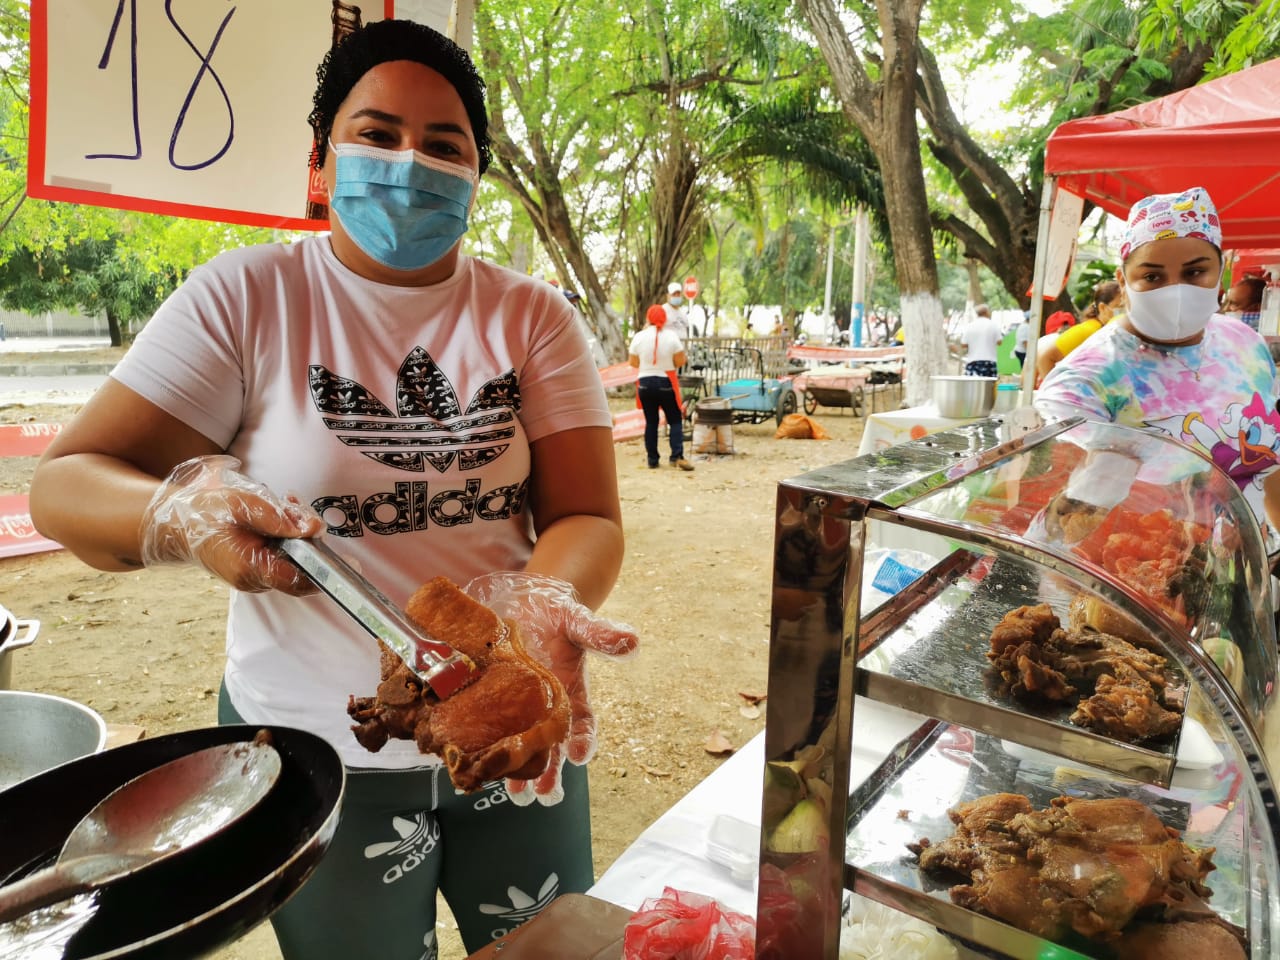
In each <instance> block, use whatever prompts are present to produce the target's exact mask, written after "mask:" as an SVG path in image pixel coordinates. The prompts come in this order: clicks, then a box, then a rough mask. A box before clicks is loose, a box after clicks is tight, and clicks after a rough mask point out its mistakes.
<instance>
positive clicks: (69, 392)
mask: <svg viewBox="0 0 1280 960" xmlns="http://www.w3.org/2000/svg"><path fill="white" fill-rule="evenodd" d="M106 379H107V377H106V375H105V374H79V375H74V376H54V377H11V376H6V377H0V404H10V403H72V404H80V403H84V402H85V401H86V400H88V399H89V397H90V396H91V395H92V394H93V391H95V390H97V389H98V387H99V386H101V385H102V382H103V381H104V380H106Z"/></svg>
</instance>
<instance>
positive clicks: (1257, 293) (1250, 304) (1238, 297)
mask: <svg viewBox="0 0 1280 960" xmlns="http://www.w3.org/2000/svg"><path fill="white" fill-rule="evenodd" d="M1266 289H1267V282H1266V281H1265V280H1263V279H1262V278H1261V277H1241V278H1240V279H1239V280H1237V281H1236V282H1235V283H1233V284H1232V285H1231V289H1230V290H1228V291H1227V295H1226V296H1225V297H1224V298H1223V301H1222V312H1223V313H1224V314H1226V315H1227V316H1228V317H1235V318H1236V319H1238V320H1240V321H1242V322H1243V323H1245V324H1246V325H1248V327H1249V328H1250V329H1252V330H1257V329H1258V321H1259V320H1261V319H1262V293H1263V291H1264V290H1266Z"/></svg>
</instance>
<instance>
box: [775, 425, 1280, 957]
mask: <svg viewBox="0 0 1280 960" xmlns="http://www.w3.org/2000/svg"><path fill="white" fill-rule="evenodd" d="M775 537H776V539H775V554H774V569H773V584H772V589H773V606H772V617H771V628H770V630H771V635H770V641H771V642H770V654H769V695H768V713H767V717H766V733H765V761H766V762H765V769H764V771H763V776H764V800H763V809H762V830H761V858H760V878H759V880H760V886H759V903H758V912H757V929H758V936H757V957H761V958H763V957H787V958H793V960H794V958H804V957H822V958H835V957H836V956H837V953H838V947H839V932H840V922H841V917H840V915H841V910H842V907H843V906H844V905H845V903H846V900H847V894H848V893H849V892H853V893H858V894H861V895H864V896H867V897H870V898H871V899H874V900H877V901H879V902H881V903H885V904H887V905H889V906H892V907H895V908H896V909H899V910H901V911H903V912H905V913H909V914H912V915H914V916H916V917H919V918H921V919H924V920H926V921H927V922H929V923H931V924H933V925H934V926H935V927H937V928H938V929H940V930H942V931H944V932H946V933H947V934H948V935H950V936H952V937H953V938H955V939H956V940H957V941H958V942H961V943H963V944H965V945H966V948H971V949H973V950H975V951H977V952H979V953H985V954H988V955H991V956H1002V957H1004V956H1007V957H1016V958H1020V960H1042V958H1048V957H1093V958H1100V960H1105V958H1111V957H1119V956H1125V957H1140V956H1145V955H1152V956H1156V955H1159V956H1162V957H1164V958H1166V960H1170V958H1173V957H1176V956H1177V953H1176V950H1173V949H1172V948H1170V947H1169V946H1168V944H1169V943H1170V942H1172V941H1171V940H1166V939H1163V938H1166V937H1170V936H1171V935H1172V934H1175V933H1176V934H1177V937H1181V938H1184V939H1186V938H1187V937H1188V936H1190V938H1191V941H1196V938H1199V937H1203V938H1204V940H1203V943H1204V944H1207V946H1202V947H1200V948H1199V954H1198V955H1199V956H1218V955H1221V956H1232V955H1234V956H1247V957H1252V958H1262V957H1274V956H1277V955H1280V898H1278V897H1277V895H1276V894H1275V893H1274V892H1273V891H1277V890H1280V854H1278V853H1277V838H1278V837H1280V811H1278V809H1277V798H1276V794H1275V789H1274V782H1273V780H1272V779H1271V775H1270V773H1269V771H1268V769H1267V764H1266V759H1265V753H1264V749H1263V737H1264V735H1265V734H1266V733H1267V732H1270V733H1271V734H1272V736H1273V738H1274V734H1275V722H1274V721H1275V720H1276V718H1275V717H1274V714H1275V712H1276V671H1277V658H1276V632H1275V619H1274V614H1273V603H1272V597H1271V583H1270V574H1269V568H1268V564H1267V557H1266V553H1265V551H1264V548H1263V543H1262V536H1261V531H1260V528H1259V526H1258V524H1257V522H1256V520H1255V519H1254V517H1253V514H1252V512H1251V510H1250V507H1249V505H1248V503H1247V502H1246V499H1245V497H1244V496H1243V495H1242V494H1241V492H1240V490H1239V489H1238V488H1237V486H1236V484H1235V482H1234V481H1233V480H1232V479H1231V478H1230V476H1229V475H1228V474H1227V473H1226V472H1224V471H1222V470H1220V469H1218V468H1217V467H1216V466H1214V465H1213V464H1211V463H1210V462H1209V461H1207V460H1205V459H1203V458H1201V457H1200V456H1198V455H1197V454H1196V453H1194V452H1192V451H1191V450H1190V449H1188V448H1186V447H1184V446H1182V445H1181V444H1178V443H1176V442H1175V441H1173V440H1168V439H1164V438H1161V437H1158V436H1154V435H1152V434H1148V433H1145V432H1142V431H1138V430H1133V429H1130V428H1126V427H1121V426H1117V425H1112V424H1096V423H1088V422H1085V421H1082V420H1080V419H1069V420H1063V421H1057V422H1052V423H1043V422H1041V421H1040V420H1039V418H1038V417H1036V415H1035V414H1034V412H1033V411H1031V410H1029V409H1020V410H1017V411H1014V412H1012V413H1011V414H1009V415H1008V416H1007V417H1005V418H993V419H989V420H984V421H981V422H979V423H975V424H971V425H969V426H966V427H961V428H957V429H954V430H950V431H947V432H944V433H939V434H933V435H930V436H929V437H927V438H924V439H922V440H918V441H913V442H911V443H908V444H902V445H900V446H897V447H893V448H890V449H888V450H885V451H882V452H880V453H876V454H872V455H869V456H864V457H859V458H857V459H855V460H850V461H847V462H845V463H841V464H837V465H834V466H831V467H828V468H823V469H819V470H815V471H812V472H810V473H807V474H805V475H803V476H800V477H797V478H794V479H792V480H788V481H785V482H783V483H782V484H780V485H779V489H778V500H777V519H776V528H775ZM859 698H868V699H871V700H876V701H881V702H885V703H890V704H893V705H896V706H899V707H904V708H906V709H908V710H911V711H913V712H915V713H917V714H919V715H921V716H922V717H924V718H928V719H927V720H925V721H924V722H923V723H922V724H921V726H920V727H919V729H917V730H916V732H915V734H913V735H912V736H911V737H909V738H908V739H907V740H906V741H903V742H901V743H898V744H896V745H894V746H893V747H892V749H889V750H888V751H887V757H886V759H885V760H884V762H883V763H882V764H881V766H880V767H879V769H878V770H876V771H875V772H874V773H873V774H872V776H870V777H869V778H868V779H867V780H865V781H864V782H862V783H859V784H852V785H851V784H850V775H849V754H850V749H851V747H852V746H853V744H854V743H858V742H865V740H866V739H872V738H875V736H876V731H875V730H873V729H863V728H860V726H859V723H858V710H857V703H858V700H859ZM1269 722H1270V725H1269ZM1175 928H1176V929H1175ZM1210 928H1212V929H1210ZM1215 938H1226V939H1221V940H1219V939H1215ZM1175 939H1176V938H1175ZM1197 942H1198V941H1197ZM1223 943H1226V944H1227V946H1223ZM1143 951H1150V953H1149V954H1147V953H1144V952H1143ZM1218 951H1222V952H1218ZM1236 951H1238V952H1236Z"/></svg>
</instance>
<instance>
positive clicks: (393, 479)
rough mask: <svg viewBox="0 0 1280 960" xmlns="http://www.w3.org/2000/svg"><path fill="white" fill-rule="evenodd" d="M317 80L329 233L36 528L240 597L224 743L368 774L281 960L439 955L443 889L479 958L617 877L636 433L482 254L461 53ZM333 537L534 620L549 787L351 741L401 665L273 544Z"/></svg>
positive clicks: (193, 322) (93, 428) (346, 41)
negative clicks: (321, 756) (384, 681)
mask: <svg viewBox="0 0 1280 960" xmlns="http://www.w3.org/2000/svg"><path fill="white" fill-rule="evenodd" d="M316 79H317V86H316V91H315V96H314V100H313V110H312V112H311V115H310V117H309V118H308V120H309V122H310V124H311V129H312V133H313V135H314V137H315V143H316V151H315V153H314V154H313V158H312V164H313V166H314V168H315V169H316V170H317V171H318V172H319V173H320V174H321V175H322V176H323V178H324V182H325V185H326V187H327V192H328V194H329V197H330V198H331V203H330V210H331V214H332V216H331V221H330V228H331V231H330V233H328V234H316V235H312V236H308V237H306V238H303V239H300V240H296V241H294V242H289V243H272V244H262V245H258V246H252V247H242V248H240V249H236V250H232V251H229V252H227V253H224V254H222V255H221V256H219V257H217V258H215V259H214V260H212V261H211V262H209V263H207V264H204V265H203V266H200V267H197V268H196V269H195V270H194V271H192V273H191V274H190V276H189V277H188V278H187V279H186V281H184V283H183V284H182V285H181V286H180V287H179V288H178V289H177V290H176V291H175V292H174V293H173V294H172V295H171V296H170V297H169V298H168V299H167V300H166V301H165V302H164V304H163V305H162V306H161V307H160V309H159V310H158V311H157V312H156V314H155V316H154V317H153V318H152V319H151V320H150V322H149V323H148V324H147V325H146V327H145V329H144V330H143V332H142V334H141V335H140V336H139V337H138V339H137V341H136V342H135V343H134V345H133V346H132V347H131V348H130V350H129V352H128V353H127V354H126V355H125V357H124V359H123V360H121V362H120V363H119V365H118V366H117V367H116V368H115V370H114V371H113V372H112V374H111V376H110V378H109V379H108V380H107V382H106V383H105V384H104V385H103V386H102V387H101V388H100V389H99V390H98V391H97V393H96V394H94V396H93V397H92V399H91V400H90V401H89V402H88V404H86V405H85V406H84V408H83V409H82V410H81V411H80V412H79V413H78V414H77V415H76V417H75V418H74V419H73V420H72V421H71V422H70V423H69V424H67V426H66V428H65V429H64V430H63V431H62V432H61V433H60V434H59V436H58V437H57V438H56V439H55V440H54V442H53V444H52V445H51V446H50V447H49V449H48V451H47V453H46V454H45V456H44V457H43V459H42V460H41V462H40V464H39V465H38V466H37V468H36V472H35V476H34V478H33V480H32V484H31V516H32V520H33V521H34V522H35V525H36V527H37V528H38V529H39V530H41V531H43V532H44V533H45V534H47V535H48V536H50V537H56V538H57V541H58V542H59V543H61V544H62V545H63V546H64V547H66V548H67V549H68V550H70V551H72V552H73V553H74V554H76V555H77V556H78V557H80V558H81V559H83V560H85V561H86V562H87V563H89V564H91V565H93V566H95V567H98V568H99V569H103V570H117V571H124V570H136V569H138V568H140V567H148V568H149V567H154V566H157V565H168V564H189V565H195V566H202V567H203V568H205V569H206V570H208V571H209V572H211V573H212V574H214V575H215V576H217V577H220V578H221V579H222V580H225V581H226V582H227V583H229V584H230V585H231V587H232V590H231V593H230V604H229V611H228V621H227V627H226V656H227V666H226V673H225V677H224V681H223V685H222V689H221V691H220V693H219V696H218V704H217V712H218V720H219V722H220V723H242V722H243V723H249V724H252V725H264V726H266V725H280V726H291V727H298V728H303V729H306V730H309V731H312V732H314V733H316V734H318V735H321V736H323V737H324V738H325V739H326V740H328V741H329V742H330V743H331V744H332V745H333V746H334V748H335V749H336V750H337V751H338V753H339V754H340V755H341V757H342V759H343V761H344V763H345V765H346V767H347V778H346V792H345V795H344V799H343V805H342V819H341V822H340V824H339V825H338V828H337V832H336V834H335V835H334V838H333V840H332V843H331V844H330V846H329V849H328V851H327V853H326V855H325V857H324V859H323V860H322V861H321V862H320V864H319V866H318V867H317V868H316V870H315V872H314V873H313V874H312V875H311V877H310V878H309V879H308V881H307V883H306V885H305V886H304V887H303V888H302V889H301V890H300V891H299V892H298V893H297V894H296V895H295V896H294V897H292V898H291V899H290V900H289V902H288V903H286V904H284V906H283V907H281V908H280V909H279V910H278V911H276V913H275V914H274V915H273V916H272V918H271V922H272V925H273V927H274V928H275V934H276V938H277V940H278V942H279V947H280V953H281V955H282V956H283V957H284V958H285V960H351V958H356V957H380V958H388V960H390V958H402V960H403V958H409V960H419V958H422V957H427V958H434V957H436V955H437V944H436V897H437V893H438V892H442V893H443V894H444V896H445V897H446V899H447V900H448V902H449V905H450V907H451V909H452V911H453V914H454V916H455V918H456V919H457V922H458V925H459V929H460V932H461V934H462V940H463V942H464V944H465V945H466V949H467V950H468V951H469V952H475V951H477V950H479V949H481V947H483V946H484V945H486V944H488V943H490V942H491V941H492V940H493V939H494V938H495V937H496V936H499V935H501V934H502V933H503V932H505V930H506V929H508V928H511V927H514V926H516V925H518V924H519V923H520V922H522V921H523V920H525V919H527V918H528V917H529V916H531V915H533V914H534V913H536V911H537V910H538V909H540V908H541V907H542V906H545V904H546V903H549V902H550V901H551V900H552V899H553V898H554V897H555V896H557V895H558V894H562V893H567V892H570V891H585V890H586V889H587V888H588V887H590V886H591V884H592V883H593V879H594V878H593V866H592V858H591V825H590V807H589V801H588V792H587V776H586V770H585V769H583V767H582V766H581V765H582V764H585V763H586V762H587V760H589V759H590V757H591V754H592V752H593V750H594V740H595V736H594V731H595V719H594V717H593V716H592V713H591V710H590V704H589V702H588V700H587V696H586V686H585V674H584V673H583V658H584V651H586V650H597V651H600V652H605V653H610V654H617V655H623V654H626V653H629V652H630V651H631V650H633V649H635V646H636V637H635V634H634V632H632V631H631V630H630V629H629V628H625V627H622V626H621V625H618V624H611V623H609V622H608V621H605V620H603V619H601V618H598V617H595V616H594V615H593V614H592V613H591V609H590V608H592V607H594V606H596V605H598V604H600V603H602V602H603V601H604V599H605V597H607V596H608V594H609V591H610V589H611V588H612V586H613V584H614V581H615V579H616V578H617V575H618V571H619V569H620V567H621V564H622V556H623V534H622V515H621V509H620V506H619V502H618V490H617V472H616V467H615V464H614V452H613V451H614V445H613V434H612V429H611V425H612V417H611V416H610V412H609V407H608V403H607V401H606V398H605V395H604V390H603V389H602V387H601V385H600V375H599V373H598V372H597V371H596V369H595V366H594V365H593V364H592V362H591V357H590V354H589V353H588V352H587V345H586V342H585V340H584V338H583V334H582V331H581V329H580V325H579V323H578V320H577V318H576V317H575V316H574V310H573V307H572V306H571V305H570V304H569V303H568V301H566V300H565V298H564V297H563V296H562V295H561V293H560V291H559V290H558V289H557V288H556V287H553V286H552V285H550V284H548V283H546V282H545V281H543V280H541V279H537V278H533V277H528V276H525V275H524V274H521V273H517V272H515V271H512V270H508V269H505V268H503V267H499V266H495V265H493V264H489V263H486V262H485V261H483V260H479V259H476V258H473V257H468V256H464V255H463V254H462V250H461V245H462V237H463V235H464V233H465V232H466V230H467V225H468V218H469V215H470V212H471V209H472V205H473V203H474V200H475V196H476V190H477V187H478V184H479V179H480V176H481V175H482V174H483V173H484V171H485V169H486V168H487V167H488V165H489V160H490V147H489V134H488V121H487V117H488V111H487V107H486V104H485V95H484V82H483V80H482V79H481V77H480V74H479V73H478V72H477V70H476V69H475V66H474V65H473V63H472V61H471V58H470V56H468V54H467V53H466V51H465V50H463V49H462V48H461V47H459V46H457V45H456V44H455V43H453V42H452V41H451V40H449V39H447V38H446V37H444V36H443V35H442V34H440V33H438V32H436V31H435V30H432V29H431V28H429V27H426V26H423V25H421V24H418V23H414V22H411V21H407V20H394V19H388V20H380V21H377V22H374V23H370V24H368V25H367V26H365V27H363V28H360V29H357V30H355V31H354V32H352V33H350V34H349V35H347V36H346V37H345V38H343V39H342V40H340V41H339V42H338V43H337V44H336V45H334V46H333V48H332V49H331V50H330V51H329V52H328V53H327V54H326V55H325V57H324V59H323V61H322V62H321V64H320V67H319V69H318V70H317V72H316ZM299 119H301V118H299ZM286 491H288V492H289V493H288V495H285V492H286ZM326 529H327V531H328V533H329V535H330V536H331V538H332V542H333V543H334V544H335V546H337V547H338V548H339V549H340V551H341V552H342V553H343V554H345V555H346V556H347V557H348V558H349V559H350V560H351V561H352V562H353V563H355V564H356V565H357V566H358V567H359V569H360V570H361V571H362V572H363V574H364V575H365V576H366V577H367V578H368V579H369V580H370V581H372V582H373V583H374V584H375V585H376V586H377V587H378V588H379V589H380V590H381V591H382V592H383V593H385V594H386V595H387V596H388V597H389V598H390V599H391V600H392V602H393V603H395V604H397V605H399V606H401V607H403V606H404V605H405V603H406V602H407V601H408V599H409V597H410V596H411V595H412V594H413V592H414V591H415V590H416V589H417V587H418V586H420V585H421V584H423V583H424V582H426V581H429V580H431V579H432V578H433V577H435V576H437V575H439V576H445V577H448V578H449V579H451V580H453V581H454V582H455V583H458V584H465V585H466V586H465V589H466V592H467V593H468V594H469V595H470V596H472V597H473V598H475V599H476V600H478V601H480V602H481V603H484V604H485V605H487V606H489V607H490V608H491V609H493V610H494V612H495V613H497V614H498V615H499V616H501V617H504V618H507V619H510V620H513V621H516V622H518V623H519V624H520V626H521V632H522V635H523V636H524V639H525V644H526V646H527V647H528V648H529V649H530V652H531V653H532V655H533V656H535V657H538V658H545V662H547V663H549V664H553V665H554V666H553V669H554V670H555V672H556V674H557V675H558V676H559V677H560V679H561V681H562V682H563V683H564V684H565V686H566V690H567V692H568V693H569V698H570V701H571V704H572V717H571V720H570V734H569V737H568V739H566V740H565V741H564V742H563V743H562V744H561V745H559V746H557V747H555V748H554V749H553V755H552V758H551V764H550V765H549V766H548V768H547V770H546V772H545V774H543V775H542V776H540V777H538V778H537V779H536V780H534V781H516V780H511V781H508V782H507V783H505V784H504V783H502V782H494V783H490V784H486V785H485V786H484V787H483V788H482V790H481V791H480V792H477V793H473V794H461V793H458V792H457V791H455V789H454V788H453V785H452V783H451V782H450V779H449V776H448V773H447V771H446V770H445V768H444V766H443V765H442V764H441V763H440V761H439V758H437V757H433V756H426V755H423V754H422V753H420V752H419V751H418V749H417V745H416V744H415V743H414V742H413V741H411V740H392V741H391V742H389V743H387V744H386V745H385V746H383V747H382V748H381V750H379V751H378V752H376V753H374V752H370V751H368V750H365V749H364V747H362V746H361V745H360V744H359V743H357V742H356V740H355V738H354V736H353V735H352V732H351V718H350V717H349V716H348V715H347V703H348V698H349V696H351V695H352V694H360V695H366V694H372V693H373V692H374V691H375V690H376V689H377V688H378V686H379V682H380V669H379V667H380V663H379V661H380V653H379V649H378V645H377V644H376V643H374V642H373V641H372V640H371V639H370V638H369V637H368V636H366V635H364V634H363V633H362V632H361V631H360V630H358V629H356V628H354V627H353V626H352V624H351V621H350V619H349V617H348V616H347V615H346V614H345V613H343V612H342V611H341V610H340V609H339V608H338V607H337V605H336V604H334V603H333V602H332V601H331V600H330V599H329V598H328V597H327V596H324V595H323V594H319V593H316V592H315V591H314V588H312V587H311V586H310V584H309V582H308V581H307V580H306V578H305V577H304V576H303V575H302V574H301V573H300V572H299V571H298V569H297V568H295V567H294V566H293V565H292V564H291V563H289V562H288V561H287V560H286V559H285V558H284V557H283V555H282V554H281V553H280V552H279V550H278V549H277V548H276V547H275V545H274V541H275V540H276V539H277V538H281V537H313V536H317V535H319V534H321V533H323V532H325V531H326ZM566 757H567V759H568V760H569V761H570V764H569V765H568V766H564V767H563V770H562V766H561V765H562V762H563V760H564V759H565V758H566ZM535 800H537V801H538V802H536V803H535V802H534V801H535ZM281 827H282V829H284V828H286V825H284V824H282V825H281ZM508 904H509V905H510V906H507V905H508ZM494 905H498V906H497V907H496V908H495V906H494Z"/></svg>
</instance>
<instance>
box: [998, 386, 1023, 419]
mask: <svg viewBox="0 0 1280 960" xmlns="http://www.w3.org/2000/svg"><path fill="white" fill-rule="evenodd" d="M1021 401H1022V389H1021V388H1020V387H1019V386H1018V385H1017V384H1016V383H1002V384H1000V386H998V387H996V402H995V406H993V407H992V408H991V410H992V412H993V413H1008V412H1009V411H1010V410H1016V409H1017V407H1018V404H1019V403H1020V402H1021Z"/></svg>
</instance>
